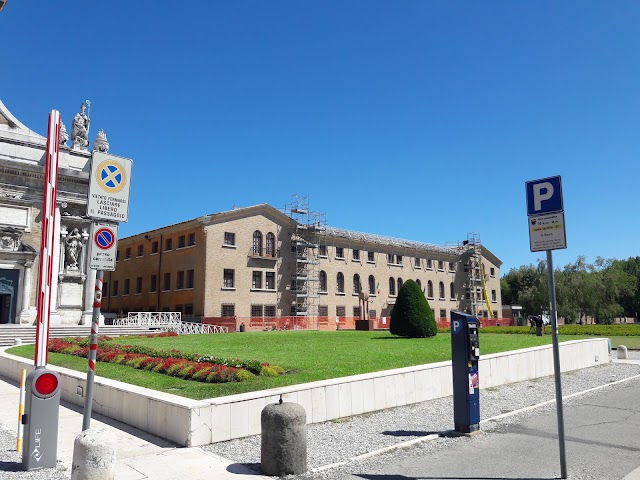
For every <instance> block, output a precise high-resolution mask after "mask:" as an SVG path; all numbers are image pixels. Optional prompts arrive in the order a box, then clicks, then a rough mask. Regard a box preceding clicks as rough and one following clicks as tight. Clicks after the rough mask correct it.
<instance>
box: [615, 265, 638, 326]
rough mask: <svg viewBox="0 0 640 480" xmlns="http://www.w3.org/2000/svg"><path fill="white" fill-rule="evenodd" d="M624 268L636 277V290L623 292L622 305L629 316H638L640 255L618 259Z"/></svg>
mask: <svg viewBox="0 0 640 480" xmlns="http://www.w3.org/2000/svg"><path fill="white" fill-rule="evenodd" d="M614 263H618V264H619V265H620V267H621V268H622V270H624V271H625V272H626V273H628V274H629V275H631V276H633V277H635V284H636V285H635V289H634V290H635V291H634V293H632V294H629V293H627V294H623V295H622V296H621V297H620V305H621V306H622V308H623V310H624V314H625V315H627V316H634V317H637V316H638V312H640V257H630V258H628V259H627V260H616V261H615V262H614Z"/></svg>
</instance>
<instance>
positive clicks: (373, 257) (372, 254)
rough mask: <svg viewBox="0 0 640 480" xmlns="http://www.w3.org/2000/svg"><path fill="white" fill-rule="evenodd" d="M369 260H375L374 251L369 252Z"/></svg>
mask: <svg viewBox="0 0 640 480" xmlns="http://www.w3.org/2000/svg"><path fill="white" fill-rule="evenodd" d="M367 262H375V256H374V253H373V252H367Z"/></svg>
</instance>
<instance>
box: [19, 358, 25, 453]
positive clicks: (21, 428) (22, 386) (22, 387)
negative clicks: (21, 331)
mask: <svg viewBox="0 0 640 480" xmlns="http://www.w3.org/2000/svg"><path fill="white" fill-rule="evenodd" d="M26 379H27V369H26V368H23V369H22V373H21V374H20V405H18V438H17V442H16V452H18V453H20V452H22V434H23V431H24V426H23V425H22V415H23V414H24V392H25V381H26Z"/></svg>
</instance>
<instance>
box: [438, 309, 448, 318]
mask: <svg viewBox="0 0 640 480" xmlns="http://www.w3.org/2000/svg"><path fill="white" fill-rule="evenodd" d="M440 318H447V311H446V310H445V309H443V308H441V309H440Z"/></svg>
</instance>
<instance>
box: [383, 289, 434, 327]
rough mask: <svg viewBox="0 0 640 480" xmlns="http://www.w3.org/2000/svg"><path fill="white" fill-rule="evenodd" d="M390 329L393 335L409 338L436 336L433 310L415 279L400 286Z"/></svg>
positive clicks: (392, 312)
mask: <svg viewBox="0 0 640 480" xmlns="http://www.w3.org/2000/svg"><path fill="white" fill-rule="evenodd" d="M389 329H390V331H391V333H392V334H393V335H399V336H401V337H409V338H424V337H434V336H435V335H436V334H437V333H438V327H437V325H436V319H435V317H434V315H433V311H432V310H431V308H430V307H429V302H427V299H426V298H425V296H424V293H422V289H421V288H420V286H419V285H418V284H417V283H416V282H415V281H413V280H407V281H406V282H404V284H403V285H402V287H401V288H400V291H399V292H398V298H397V299H396V304H395V306H394V307H393V310H392V311H391V324H390V326H389Z"/></svg>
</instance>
